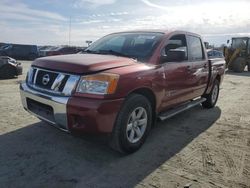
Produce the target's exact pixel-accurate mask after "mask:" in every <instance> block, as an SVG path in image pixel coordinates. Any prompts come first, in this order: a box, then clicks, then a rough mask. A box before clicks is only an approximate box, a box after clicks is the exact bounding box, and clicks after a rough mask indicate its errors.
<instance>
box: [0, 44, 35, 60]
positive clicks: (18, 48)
mask: <svg viewBox="0 0 250 188" xmlns="http://www.w3.org/2000/svg"><path fill="white" fill-rule="evenodd" d="M0 55H1V56H9V57H12V58H15V59H25V60H34V59H36V58H37V57H38V50H37V46H36V45H23V44H6V45H4V46H2V48H0Z"/></svg>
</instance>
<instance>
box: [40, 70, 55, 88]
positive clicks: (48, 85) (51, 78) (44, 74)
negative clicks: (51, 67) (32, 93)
mask: <svg viewBox="0 0 250 188" xmlns="http://www.w3.org/2000/svg"><path fill="white" fill-rule="evenodd" d="M57 76H58V73H54V72H48V71H44V70H39V71H38V73H37V76H36V82H35V85H36V86H38V87H41V88H45V89H51V86H52V84H53V83H54V81H55V79H56V77H57ZM45 77H46V78H48V79H46V80H48V82H47V81H46V82H45V81H44V80H45V79H44V78H45Z"/></svg>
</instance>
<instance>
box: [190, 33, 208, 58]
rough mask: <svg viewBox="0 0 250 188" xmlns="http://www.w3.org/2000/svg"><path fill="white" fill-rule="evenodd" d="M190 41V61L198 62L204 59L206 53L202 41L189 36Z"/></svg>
mask: <svg viewBox="0 0 250 188" xmlns="http://www.w3.org/2000/svg"><path fill="white" fill-rule="evenodd" d="M187 41H188V49H189V50H188V55H189V60H190V61H197V60H202V59H204V57H205V56H204V52H203V48H202V43H201V39H200V38H198V37H195V36H190V35H189V36H187Z"/></svg>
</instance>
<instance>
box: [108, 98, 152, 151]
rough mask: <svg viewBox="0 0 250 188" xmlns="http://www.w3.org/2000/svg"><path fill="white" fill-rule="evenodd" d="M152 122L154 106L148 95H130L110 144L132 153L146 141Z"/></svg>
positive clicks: (119, 149) (120, 113)
mask: <svg viewBox="0 0 250 188" xmlns="http://www.w3.org/2000/svg"><path fill="white" fill-rule="evenodd" d="M151 123H152V108H151V104H150V102H149V101H148V99H147V98H146V97H144V96H143V95H139V94H132V95H130V96H129V97H128V98H127V99H126V100H125V102H124V104H123V106H122V108H121V110H120V112H119V114H118V116H117V120H116V123H115V126H114V130H113V132H112V137H111V140H110V146H111V147H112V148H113V149H115V150H117V151H119V152H121V153H132V152H135V151H136V150H138V149H139V148H140V147H141V146H142V144H143V143H144V142H145V139H146V137H147V134H148V132H149V130H150V128H151Z"/></svg>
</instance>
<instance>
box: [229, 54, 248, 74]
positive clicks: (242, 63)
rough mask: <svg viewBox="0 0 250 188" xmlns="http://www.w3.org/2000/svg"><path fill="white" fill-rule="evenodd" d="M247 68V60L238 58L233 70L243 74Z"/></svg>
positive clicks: (233, 63)
mask: <svg viewBox="0 0 250 188" xmlns="http://www.w3.org/2000/svg"><path fill="white" fill-rule="evenodd" d="M245 67H246V60H245V59H244V58H242V57H238V58H236V59H235V60H234V61H233V62H232V69H233V71H235V72H243V71H244V70H245Z"/></svg>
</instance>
